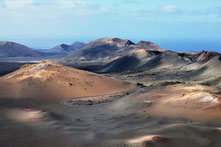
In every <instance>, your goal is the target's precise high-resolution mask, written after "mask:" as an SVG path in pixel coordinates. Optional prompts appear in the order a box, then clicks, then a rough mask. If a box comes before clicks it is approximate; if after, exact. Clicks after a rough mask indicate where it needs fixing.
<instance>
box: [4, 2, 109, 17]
mask: <svg viewBox="0 0 221 147" xmlns="http://www.w3.org/2000/svg"><path fill="white" fill-rule="evenodd" d="M0 3H1V5H0V9H1V13H0V15H1V14H3V13H7V14H8V15H11V16H13V17H21V16H26V17H45V16H50V17H56V16H65V15H73V16H92V15H99V14H103V13H106V12H108V11H109V9H108V8H105V7H103V6H101V5H90V4H87V3H85V2H84V1H81V0H65V1H64V0H53V1H49V0H44V1H42V0H41V1H40V0H4V1H3V2H0Z"/></svg>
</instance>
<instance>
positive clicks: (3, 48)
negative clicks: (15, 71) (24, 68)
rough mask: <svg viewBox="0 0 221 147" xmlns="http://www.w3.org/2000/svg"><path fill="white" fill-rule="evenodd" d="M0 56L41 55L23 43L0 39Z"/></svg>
mask: <svg viewBox="0 0 221 147" xmlns="http://www.w3.org/2000/svg"><path fill="white" fill-rule="evenodd" d="M0 57H41V55H40V54H39V53H38V52H36V51H34V50H32V49H30V48H28V47H26V46H24V45H21V44H18V43H14V42H8V41H0Z"/></svg>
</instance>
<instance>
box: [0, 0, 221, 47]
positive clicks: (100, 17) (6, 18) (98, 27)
mask: <svg viewBox="0 0 221 147" xmlns="http://www.w3.org/2000/svg"><path fill="white" fill-rule="evenodd" d="M0 19H1V21H0V28H1V29H0V40H10V41H16V42H19V43H24V44H26V45H28V46H30V47H34V48H50V47H53V46H54V45H56V44H58V43H63V42H64V43H71V42H73V41H76V40H78V41H85V42H88V41H91V40H94V39H97V38H101V37H120V38H129V39H131V40H132V41H134V42H137V41H139V40H150V41H155V42H157V43H158V42H159V43H160V42H161V41H160V40H164V41H165V40H202V41H203V40H204V41H205V40H215V41H217V43H220V41H221V39H220V38H221V37H220V34H221V0H185V1H184V0H0ZM220 46H221V45H220ZM218 47H219V45H218ZM216 49H217V48H216ZM220 49H221V48H220Z"/></svg>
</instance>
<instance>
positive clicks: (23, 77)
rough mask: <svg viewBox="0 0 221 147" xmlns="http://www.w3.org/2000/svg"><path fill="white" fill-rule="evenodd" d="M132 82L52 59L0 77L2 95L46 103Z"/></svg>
mask: <svg viewBox="0 0 221 147" xmlns="http://www.w3.org/2000/svg"><path fill="white" fill-rule="evenodd" d="M132 87H133V86H132V85H131V84H128V83H126V82H122V81H119V80H116V79H113V78H108V77H105V76H102V75H97V74H94V73H91V72H86V71H82V70H78V69H73V68H70V67H66V66H62V65H60V64H55V63H51V62H42V63H39V64H26V65H24V66H22V67H21V68H20V69H19V70H17V71H15V72H13V73H10V74H8V75H6V76H3V77H1V78H0V93H1V95H0V98H19V99H33V100H36V101H40V102H43V103H46V102H54V103H55V102H59V101H61V100H64V99H67V98H73V97H82V96H94V95H103V94H111V93H115V92H120V91H124V90H128V89H130V88H132Z"/></svg>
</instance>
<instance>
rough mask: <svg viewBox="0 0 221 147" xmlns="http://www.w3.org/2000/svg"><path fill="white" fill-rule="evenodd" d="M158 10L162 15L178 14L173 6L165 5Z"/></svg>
mask: <svg viewBox="0 0 221 147" xmlns="http://www.w3.org/2000/svg"><path fill="white" fill-rule="evenodd" d="M160 10H161V11H162V12H164V13H176V12H178V11H179V10H178V8H177V7H176V6H174V5H165V6H162V7H161V8H160Z"/></svg>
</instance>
